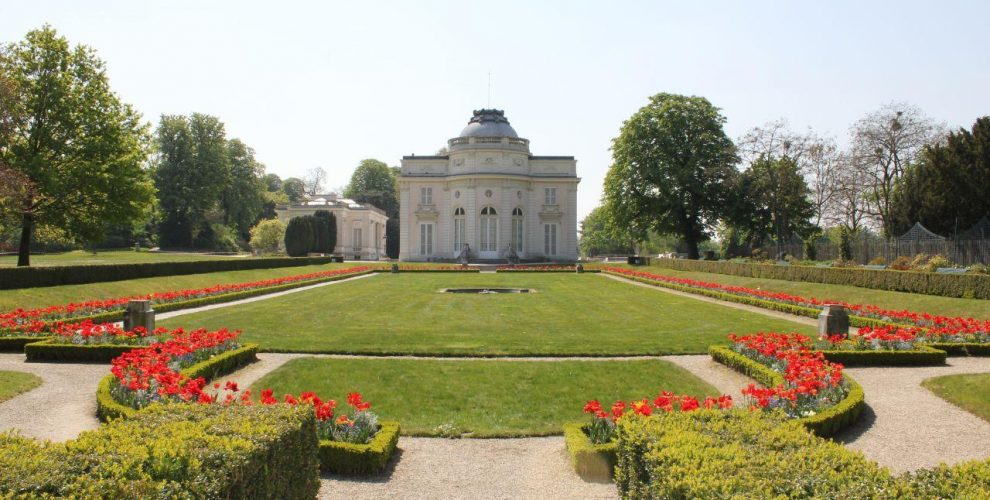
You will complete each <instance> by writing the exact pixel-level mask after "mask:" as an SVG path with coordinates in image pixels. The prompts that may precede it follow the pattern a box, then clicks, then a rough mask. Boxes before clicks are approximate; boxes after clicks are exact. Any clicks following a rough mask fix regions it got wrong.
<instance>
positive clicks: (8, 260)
mask: <svg viewBox="0 0 990 500" xmlns="http://www.w3.org/2000/svg"><path fill="white" fill-rule="evenodd" d="M231 258H236V257H232V256H229V255H205V254H196V253H172V252H164V253H160V252H148V251H142V252H135V251H134V250H98V251H97V253H95V254H94V253H93V252H90V251H88V250H73V251H70V252H61V253H49V254H39V255H32V256H31V266H91V265H95V264H136V263H146V262H187V261H195V260H216V259H231ZM16 265H17V255H3V256H0V267H13V266H16Z"/></svg>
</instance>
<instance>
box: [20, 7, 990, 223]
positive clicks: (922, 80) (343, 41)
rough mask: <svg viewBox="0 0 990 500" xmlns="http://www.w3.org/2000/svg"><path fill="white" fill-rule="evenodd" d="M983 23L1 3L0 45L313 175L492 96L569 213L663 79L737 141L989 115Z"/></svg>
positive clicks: (370, 154) (429, 150) (280, 166)
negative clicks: (29, 40)
mask: <svg viewBox="0 0 990 500" xmlns="http://www.w3.org/2000/svg"><path fill="white" fill-rule="evenodd" d="M988 19H990V2H987V1H985V0H979V1H978V0H973V1H968V2H960V1H938V2H932V1H929V2H916V1H827V2H826V1H818V2H810V1H759V0H750V1H745V2H742V1H681V2H670V1H649V2H624V1H611V2H582V1H560V2H551V1H546V2H536V1H532V0H531V1H518V2H517V1H510V0H503V1H499V2H467V1H461V2H446V1H443V2H442V1H425V0H424V1H416V2H390V1H363V2H359V1H356V2H286V1H283V2H273V1H270V0H269V1H261V2H254V1H237V2H232V1H231V2H226V1H209V2H203V1H178V0H171V1H168V2H165V1H139V2H135V1H114V2H111V1H96V0H94V1H86V2H79V1H60V2H57V1H44V0H32V1H30V2H25V1H16V0H2V1H0V42H12V41H17V40H20V39H22V38H23V37H24V35H25V33H27V32H28V31H29V30H31V29H34V28H37V27H40V26H42V25H43V24H45V23H48V24H50V25H51V26H52V27H54V28H55V29H56V30H58V31H59V32H60V33H61V34H62V35H63V36H66V37H67V38H68V39H69V40H70V42H72V43H73V44H76V43H81V44H85V45H88V46H90V47H92V48H94V49H95V50H96V51H97V53H98V55H99V57H100V58H101V59H103V60H104V61H105V62H106V64H107V68H108V74H109V77H110V84H111V87H112V88H113V90H114V91H115V92H116V93H117V94H118V95H119V96H120V97H121V98H122V99H123V100H124V101H125V102H128V103H130V104H132V105H133V106H134V107H135V108H136V109H137V110H138V111H140V112H141V113H142V114H143V116H144V118H145V119H146V120H147V121H149V122H151V123H153V124H156V123H157V122H158V119H159V117H160V116H161V115H162V114H188V113H192V112H200V113H208V114H212V115H216V116H218V117H219V118H220V119H221V120H222V121H223V122H224V123H225V124H226V129H227V133H228V136H229V137H237V138H240V139H241V140H243V141H244V142H246V143H247V144H248V145H250V146H251V147H253V148H254V149H255V151H256V155H257V158H258V159H259V160H260V161H262V162H263V163H265V165H266V166H267V170H268V172H274V173H276V174H278V175H280V176H282V177H283V178H284V177H289V176H302V175H303V174H304V173H305V172H306V171H307V170H308V169H310V168H313V167H315V166H322V167H323V168H324V169H326V170H327V172H328V174H329V175H328V177H329V182H328V187H329V188H338V187H342V186H344V185H346V184H347V182H348V180H349V178H350V175H351V173H352V172H353V170H354V168H355V167H356V166H357V164H358V163H359V162H360V161H361V160H362V159H365V158H376V159H379V160H382V161H385V162H386V163H388V164H389V165H398V164H399V161H400V159H401V157H402V156H403V155H408V154H421V155H422V154H433V153H435V152H436V151H437V150H438V149H440V148H441V147H443V146H445V145H446V141H447V139H450V138H452V137H455V136H456V135H457V134H458V132H460V130H461V128H463V126H464V125H466V124H467V120H468V119H469V118H470V117H471V112H472V110H474V109H479V108H483V107H496V108H499V109H504V110H505V112H506V116H507V117H508V118H509V120H510V122H511V123H512V125H513V127H514V128H515V129H516V131H517V132H518V133H519V135H520V136H522V137H525V138H527V139H530V141H531V150H532V153H533V154H537V155H573V156H575V157H576V158H577V161H578V163H577V168H578V175H579V176H580V177H581V178H582V181H581V184H580V186H579V189H578V219H579V220H580V219H581V218H582V217H584V215H586V214H587V213H588V212H589V211H591V210H592V209H593V208H594V207H595V206H597V205H598V203H599V201H600V198H601V186H602V180H603V179H604V176H605V173H606V172H607V170H608V167H609V164H610V161H611V153H610V151H609V147H610V144H611V140H612V139H613V138H614V137H616V136H617V135H618V133H619V129H620V127H621V126H622V123H623V121H624V120H625V119H627V118H628V117H629V116H630V115H632V114H633V113H635V112H636V111H637V110H638V109H639V108H640V107H642V106H644V105H645V104H646V103H647V100H648V97H649V96H651V95H653V94H657V93H660V92H673V93H680V94H687V95H699V96H704V97H706V98H707V99H708V100H710V101H711V102H712V103H713V104H714V105H715V106H717V107H719V108H721V110H722V113H723V114H724V116H725V117H726V119H727V122H726V125H725V129H726V132H727V133H728V134H729V136H730V137H732V138H734V139H735V138H738V137H740V136H741V135H743V134H744V133H745V132H746V131H747V130H749V129H750V128H752V127H755V126H759V125H762V124H764V123H766V122H768V121H771V120H776V119H779V118H785V119H787V120H788V122H789V123H790V125H791V127H792V128H793V129H795V130H798V131H803V130H806V129H808V128H811V129H813V130H815V131H816V132H818V133H820V134H824V135H831V136H834V137H835V138H836V139H837V140H838V142H839V143H840V144H844V143H845V142H846V140H847V137H848V132H849V127H850V126H851V125H852V124H853V123H854V122H855V121H856V120H858V119H859V118H861V117H863V116H864V115H866V114H867V113H869V112H871V111H873V110H875V109H877V108H879V107H880V106H881V105H883V104H885V103H888V102H892V101H898V102H908V103H911V104H914V105H916V106H918V107H920V108H921V109H922V110H923V111H924V112H925V113H926V114H927V115H928V116H930V117H932V118H933V119H935V120H936V121H939V122H943V123H945V124H946V125H948V126H949V127H950V128H958V127H967V128H968V127H969V126H970V125H971V124H972V123H973V121H974V120H975V119H976V118H977V117H979V116H984V115H987V114H990V92H988V89H990V51H988V50H986V35H985V33H986V23H987V20H988ZM489 74H491V77H490V81H491V91H490V100H489Z"/></svg>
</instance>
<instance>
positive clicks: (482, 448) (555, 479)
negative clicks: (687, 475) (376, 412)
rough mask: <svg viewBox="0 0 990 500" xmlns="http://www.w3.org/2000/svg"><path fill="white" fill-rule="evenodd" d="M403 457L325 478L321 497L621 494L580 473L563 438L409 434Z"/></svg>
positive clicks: (402, 446)
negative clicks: (364, 474) (357, 475)
mask: <svg viewBox="0 0 990 500" xmlns="http://www.w3.org/2000/svg"><path fill="white" fill-rule="evenodd" d="M397 455H398V456H397V457H395V458H393V460H392V463H391V465H390V466H389V468H388V469H386V470H385V471H384V472H383V473H382V474H380V475H377V476H372V477H369V478H362V479H356V480H355V479H349V478H339V477H332V476H324V478H323V480H322V481H321V485H320V498H342V499H361V498H375V499H377V498H389V499H394V498H470V499H476V498H485V499H489V498H513V499H514V498H618V492H617V490H616V489H615V485H613V484H612V483H593V482H587V481H584V480H583V479H581V478H580V477H578V475H577V474H576V473H575V472H574V469H573V468H572V467H571V464H570V461H569V460H570V459H569V458H568V456H567V452H566V450H565V449H564V438H562V437H546V438H518V439H441V438H413V437H403V438H402V439H400V440H399V450H398V451H397ZM396 458H397V460H396Z"/></svg>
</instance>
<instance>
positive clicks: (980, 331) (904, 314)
mask: <svg viewBox="0 0 990 500" xmlns="http://www.w3.org/2000/svg"><path fill="white" fill-rule="evenodd" d="M604 271H605V272H607V273H609V274H614V275H619V276H622V277H626V278H632V279H634V280H636V281H640V282H644V283H649V284H652V285H657V286H663V287H665V288H671V289H675V290H680V291H684V292H689V293H698V294H701V295H706V296H710V297H714V298H718V299H722V300H729V301H734V302H741V303H745V304H749V305H754V306H757V307H763V308H766V309H772V310H778V311H783V312H788V313H791V314H796V315H800V316H808V317H817V316H818V313H819V312H821V308H823V307H824V306H825V305H827V304H839V305H842V306H843V307H845V308H846V309H848V310H849V311H850V313H851V315H852V317H851V318H850V320H851V323H852V324H853V326H859V327H874V328H880V327H890V326H898V325H900V326H903V325H909V326H912V327H917V328H919V329H921V330H920V334H923V335H924V337H925V341H924V343H927V344H939V345H942V344H946V345H954V344H959V345H963V344H988V345H990V320H977V319H973V318H963V317H950V316H940V315H934V314H929V313H920V312H913V311H906V310H902V311H895V310H889V309H883V308H880V307H877V306H873V305H861V304H851V303H848V302H842V301H831V300H822V299H816V298H809V297H801V296H798V295H790V294H785V293H779V292H772V291H769V290H758V289H753V288H747V287H741V286H730V285H721V284H718V283H709V282H704V281H697V280H691V279H686V278H675V277H670V276H663V275H659V274H653V273H649V272H644V271H635V270H631V269H623V268H616V267H608V268H605V269H604Z"/></svg>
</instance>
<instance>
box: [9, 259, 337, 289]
mask: <svg viewBox="0 0 990 500" xmlns="http://www.w3.org/2000/svg"><path fill="white" fill-rule="evenodd" d="M331 259H332V257H273V258H259V259H252V258H230V259H222V260H220V259H218V260H202V261H192V262H148V263H137V264H97V265H91V266H43V267H9V268H0V290H11V289H15V288H31V287H39V286H59V285H79V284H83V283H101V282H105V281H120V280H132V279H138V278H152V277H156V276H178V275H183V274H200V273H216V272H223V271H244V270H248V269H271V268H275V267H295V266H310V265H317V264H327V263H329V262H330V261H331Z"/></svg>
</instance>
